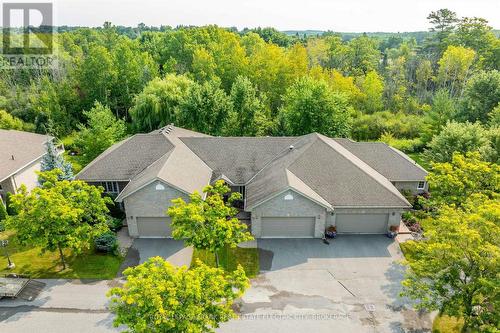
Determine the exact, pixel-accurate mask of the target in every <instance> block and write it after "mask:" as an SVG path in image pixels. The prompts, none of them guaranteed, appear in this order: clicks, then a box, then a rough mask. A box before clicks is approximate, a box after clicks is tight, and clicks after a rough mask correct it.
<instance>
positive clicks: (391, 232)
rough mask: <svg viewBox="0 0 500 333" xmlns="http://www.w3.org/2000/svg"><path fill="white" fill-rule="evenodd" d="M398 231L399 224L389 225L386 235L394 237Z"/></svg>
mask: <svg viewBox="0 0 500 333" xmlns="http://www.w3.org/2000/svg"><path fill="white" fill-rule="evenodd" d="M398 232H399V225H391V226H390V227H389V231H388V232H387V237H389V238H396V236H397V235H398Z"/></svg>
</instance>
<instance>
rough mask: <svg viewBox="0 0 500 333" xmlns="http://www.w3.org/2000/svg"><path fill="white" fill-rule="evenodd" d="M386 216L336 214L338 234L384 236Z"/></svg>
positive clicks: (387, 216)
mask: <svg viewBox="0 0 500 333" xmlns="http://www.w3.org/2000/svg"><path fill="white" fill-rule="evenodd" d="M388 220H389V215H388V214H337V216H336V219H335V224H336V226H337V232H338V233H360V234H385V233H386V232H387V222H388Z"/></svg>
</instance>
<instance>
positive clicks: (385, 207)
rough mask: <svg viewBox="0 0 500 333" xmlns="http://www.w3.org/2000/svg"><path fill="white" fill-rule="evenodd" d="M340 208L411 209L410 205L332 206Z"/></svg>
mask: <svg viewBox="0 0 500 333" xmlns="http://www.w3.org/2000/svg"><path fill="white" fill-rule="evenodd" d="M341 208H350V209H366V208H384V209H411V208H412V206H333V210H335V209H341Z"/></svg>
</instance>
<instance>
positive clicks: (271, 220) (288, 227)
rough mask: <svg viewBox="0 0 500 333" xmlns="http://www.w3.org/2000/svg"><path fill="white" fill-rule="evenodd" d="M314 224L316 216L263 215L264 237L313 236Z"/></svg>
mask: <svg viewBox="0 0 500 333" xmlns="http://www.w3.org/2000/svg"><path fill="white" fill-rule="evenodd" d="M314 224H315V218H314V217H263V218H262V237H264V238H281V237H283V238H312V237H314Z"/></svg>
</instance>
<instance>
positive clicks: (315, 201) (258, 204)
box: [245, 186, 333, 211]
mask: <svg viewBox="0 0 500 333" xmlns="http://www.w3.org/2000/svg"><path fill="white" fill-rule="evenodd" d="M286 191H293V192H295V193H297V194H299V195H301V196H303V197H304V198H306V199H309V200H311V201H312V202H314V203H315V204H317V205H319V206H321V207H324V208H326V209H327V211H333V207H331V206H326V205H325V204H323V203H321V202H319V201H317V200H316V199H314V198H311V197H310V196H308V195H306V194H304V193H302V192H299V191H298V190H297V189H295V188H294V187H291V186H287V187H286V188H285V189H284V190H282V191H279V192H276V193H274V194H271V195H269V196H268V197H267V198H265V199H263V200H261V201H259V202H257V203H256V204H254V205H253V206H250V207H245V211H250V210H253V209H255V208H256V207H258V206H260V205H262V204H263V203H265V202H268V201H269V200H271V199H274V198H276V197H277V196H278V195H280V194H283V193H285V192H286ZM245 204H246V202H245Z"/></svg>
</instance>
